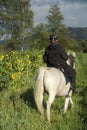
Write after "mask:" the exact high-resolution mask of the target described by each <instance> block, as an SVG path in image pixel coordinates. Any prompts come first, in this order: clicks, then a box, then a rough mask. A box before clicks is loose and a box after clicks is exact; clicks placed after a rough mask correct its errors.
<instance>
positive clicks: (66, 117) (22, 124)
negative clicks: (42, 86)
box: [0, 53, 87, 130]
mask: <svg viewBox="0 0 87 130" xmlns="http://www.w3.org/2000/svg"><path fill="white" fill-rule="evenodd" d="M86 65H87V54H83V53H82V54H79V53H78V54H77V56H76V70H77V80H76V82H77V90H78V93H77V94H74V95H73V101H74V108H72V109H70V108H69V109H68V111H67V113H66V114H64V113H63V106H64V97H62V98H56V99H55V101H54V103H53V104H52V107H51V123H48V122H47V120H46V108H45V114H44V116H41V115H40V114H39V113H38V111H37V109H36V106H35V103H34V96H33V89H34V83H35V82H34V81H35V74H33V75H32V76H31V77H30V76H29V81H28V74H27V75H26V76H25V75H24V76H25V77H26V78H27V80H26V81H28V82H27V84H25V85H23V86H22V87H21V88H20V89H19V91H18V92H17V93H16V92H13V91H12V90H11V89H10V88H6V89H4V90H2V91H1V92H0V130H86V129H87V125H86V122H87V110H86V108H87V89H86V88H87V79H86V78H87V73H86V72H87V67H86ZM47 97H48V95H45V99H44V104H45V106H46V99H47Z"/></svg>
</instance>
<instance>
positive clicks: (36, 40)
mask: <svg viewBox="0 0 87 130" xmlns="http://www.w3.org/2000/svg"><path fill="white" fill-rule="evenodd" d="M48 42H49V33H48V32H47V31H46V28H45V25H44V24H42V23H41V24H38V25H37V26H36V27H34V29H33V34H32V47H34V48H39V49H43V48H45V47H46V46H47V45H48Z"/></svg>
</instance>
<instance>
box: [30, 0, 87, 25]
mask: <svg viewBox="0 0 87 130" xmlns="http://www.w3.org/2000/svg"><path fill="white" fill-rule="evenodd" d="M55 4H56V5H58V7H59V8H60V11H61V13H62V15H63V17H64V24H65V25H66V26H69V27H87V0H31V9H32V10H33V12H34V24H35V25H36V24H39V23H42V22H43V23H45V22H46V16H48V15H49V13H48V11H49V9H50V6H51V5H55Z"/></svg>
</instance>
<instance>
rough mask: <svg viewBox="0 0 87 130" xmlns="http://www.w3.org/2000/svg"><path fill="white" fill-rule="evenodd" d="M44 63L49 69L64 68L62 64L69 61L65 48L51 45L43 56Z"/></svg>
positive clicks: (55, 44)
mask: <svg viewBox="0 0 87 130" xmlns="http://www.w3.org/2000/svg"><path fill="white" fill-rule="evenodd" d="M43 59H44V62H45V63H47V66H48V67H56V68H58V67H59V66H61V67H62V64H63V63H64V62H66V60H67V59H68V55H67V53H66V51H65V50H64V48H62V47H61V46H60V45H59V44H57V43H51V44H50V45H49V46H48V47H47V48H46V49H45V54H44V55H43Z"/></svg>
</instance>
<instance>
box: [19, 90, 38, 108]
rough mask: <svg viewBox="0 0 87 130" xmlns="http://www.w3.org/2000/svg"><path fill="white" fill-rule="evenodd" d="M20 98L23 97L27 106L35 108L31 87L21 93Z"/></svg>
mask: <svg viewBox="0 0 87 130" xmlns="http://www.w3.org/2000/svg"><path fill="white" fill-rule="evenodd" d="M20 98H21V99H23V100H24V102H25V103H26V104H27V105H28V106H29V107H31V108H34V109H36V106H35V102H34V94H33V89H32V88H29V89H28V90H27V91H26V92H25V93H23V94H21V95H20Z"/></svg>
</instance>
